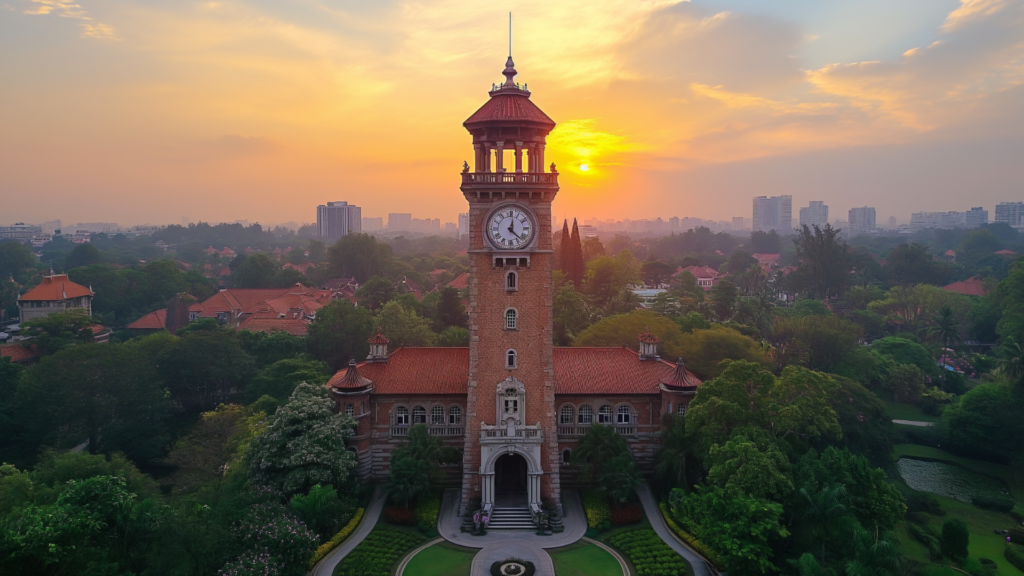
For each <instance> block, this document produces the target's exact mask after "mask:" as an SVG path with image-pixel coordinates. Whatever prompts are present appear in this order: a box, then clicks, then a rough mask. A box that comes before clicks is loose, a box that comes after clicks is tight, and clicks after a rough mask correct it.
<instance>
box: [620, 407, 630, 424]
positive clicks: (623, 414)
mask: <svg viewBox="0 0 1024 576" xmlns="http://www.w3.org/2000/svg"><path fill="white" fill-rule="evenodd" d="M632 420H633V418H632V413H631V411H630V409H629V406H619V424H629V423H630V422H632Z"/></svg>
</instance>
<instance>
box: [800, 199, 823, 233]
mask: <svg viewBox="0 0 1024 576" xmlns="http://www.w3.org/2000/svg"><path fill="white" fill-rule="evenodd" d="M826 224H828V206H826V205H825V203H824V202H822V201H821V200H811V202H810V204H809V205H808V206H807V207H806V208H801V209H800V226H807V227H808V228H810V227H813V226H817V227H818V228H824V227H825V225H826Z"/></svg>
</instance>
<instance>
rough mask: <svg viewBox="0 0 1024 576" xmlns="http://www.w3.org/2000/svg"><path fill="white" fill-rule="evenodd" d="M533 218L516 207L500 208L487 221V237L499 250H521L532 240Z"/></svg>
mask: <svg viewBox="0 0 1024 576" xmlns="http://www.w3.org/2000/svg"><path fill="white" fill-rule="evenodd" d="M533 230H534V225H533V217H532V216H531V215H530V213H529V212H527V211H526V210H523V209H522V208H519V207H517V206H502V207H501V208H498V209H497V210H495V211H494V212H493V213H492V214H491V217H490V219H488V221H487V237H488V238H489V239H490V240H491V243H492V244H494V246H495V247H496V248H498V249H499V250H521V249H523V248H525V247H526V245H527V244H529V243H530V240H532V239H533Z"/></svg>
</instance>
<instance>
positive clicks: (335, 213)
mask: <svg viewBox="0 0 1024 576" xmlns="http://www.w3.org/2000/svg"><path fill="white" fill-rule="evenodd" d="M362 215H363V209H362V208H360V207H358V206H352V205H350V204H349V203H348V202H328V203H327V204H326V205H323V204H321V205H320V206H317V207H316V232H317V235H318V236H320V237H321V238H329V239H335V240H336V239H338V238H341V237H342V236H347V235H348V234H358V233H360V232H361V231H362V229H363V218H362Z"/></svg>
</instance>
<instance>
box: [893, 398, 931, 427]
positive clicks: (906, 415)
mask: <svg viewBox="0 0 1024 576" xmlns="http://www.w3.org/2000/svg"><path fill="white" fill-rule="evenodd" d="M882 402H885V411H886V412H888V413H889V416H891V417H892V418H893V419H894V420H917V421H918V422H938V421H939V420H941V419H942V418H941V417H940V416H932V415H931V414H925V413H924V412H922V411H921V409H920V408H918V407H917V406H912V405H910V404H903V403H902V402H894V401H892V400H884V399H883V400H882Z"/></svg>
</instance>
